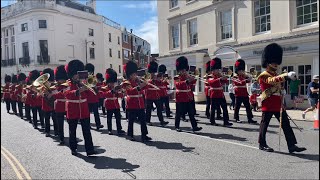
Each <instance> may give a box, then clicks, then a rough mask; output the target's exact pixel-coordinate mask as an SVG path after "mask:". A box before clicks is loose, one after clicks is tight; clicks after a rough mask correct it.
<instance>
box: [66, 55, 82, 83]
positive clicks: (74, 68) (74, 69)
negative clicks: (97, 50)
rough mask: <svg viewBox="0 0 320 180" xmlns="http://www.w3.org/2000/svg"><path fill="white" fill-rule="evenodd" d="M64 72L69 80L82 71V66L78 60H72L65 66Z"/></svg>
mask: <svg viewBox="0 0 320 180" xmlns="http://www.w3.org/2000/svg"><path fill="white" fill-rule="evenodd" d="M65 70H66V72H67V74H68V77H69V78H70V79H71V78H72V77H73V76H74V75H76V74H77V73H78V71H83V70H84V64H83V63H82V62H81V61H80V60H78V59H74V60H72V61H70V62H69V63H68V64H67V65H66V66H65Z"/></svg>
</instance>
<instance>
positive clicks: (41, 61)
mask: <svg viewBox="0 0 320 180" xmlns="http://www.w3.org/2000/svg"><path fill="white" fill-rule="evenodd" d="M37 62H38V63H39V64H49V63H50V56H47V57H46V58H44V56H37Z"/></svg>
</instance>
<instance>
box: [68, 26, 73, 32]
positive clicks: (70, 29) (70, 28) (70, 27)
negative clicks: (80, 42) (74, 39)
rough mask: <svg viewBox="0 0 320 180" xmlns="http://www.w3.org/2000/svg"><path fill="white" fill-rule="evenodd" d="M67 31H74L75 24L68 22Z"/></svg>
mask: <svg viewBox="0 0 320 180" xmlns="http://www.w3.org/2000/svg"><path fill="white" fill-rule="evenodd" d="M67 32H68V33H73V24H67Z"/></svg>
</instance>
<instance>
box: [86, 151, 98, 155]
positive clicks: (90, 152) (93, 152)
mask: <svg viewBox="0 0 320 180" xmlns="http://www.w3.org/2000/svg"><path fill="white" fill-rule="evenodd" d="M95 154H98V152H97V151H95V150H92V151H89V152H87V156H91V155H95Z"/></svg>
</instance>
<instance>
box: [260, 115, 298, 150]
mask: <svg viewBox="0 0 320 180" xmlns="http://www.w3.org/2000/svg"><path fill="white" fill-rule="evenodd" d="M273 115H274V116H275V117H276V118H277V120H278V121H280V119H279V118H280V112H262V119H261V123H260V132H259V144H260V145H261V146H266V145H267V142H266V133H267V129H268V126H269V123H270V120H271V118H272V116H273ZM282 129H283V132H284V136H285V137H286V141H287V145H288V147H291V146H293V145H295V144H297V140H296V137H295V135H294V132H293V130H292V128H291V126H290V121H289V118H288V115H287V112H286V111H284V112H283V113H282Z"/></svg>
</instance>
